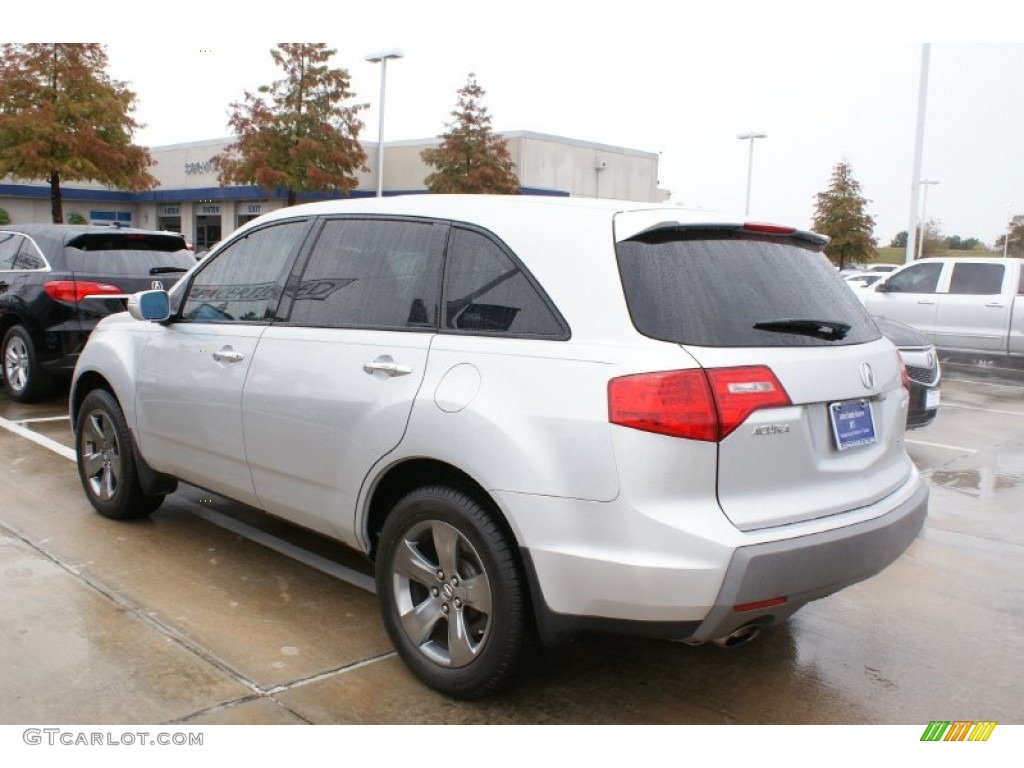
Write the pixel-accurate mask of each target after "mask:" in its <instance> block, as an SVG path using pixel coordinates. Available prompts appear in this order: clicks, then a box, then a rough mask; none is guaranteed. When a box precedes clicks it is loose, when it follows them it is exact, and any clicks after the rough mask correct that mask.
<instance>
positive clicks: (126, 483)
mask: <svg viewBox="0 0 1024 768" xmlns="http://www.w3.org/2000/svg"><path fill="white" fill-rule="evenodd" d="M75 455H76V457H77V459H78V476H79V478H80V479H81V481H82V488H84V489H85V495H86V497H88V499H89V503H90V504H92V506H93V507H94V508H95V509H96V511H97V512H99V513H100V514H101V515H103V516H104V517H109V518H112V519H114V520H130V519H132V518H137V517H145V516H146V515H148V514H150V513H151V512H153V511H155V510H156V509H157V507H159V506H160V505H161V504H162V503H163V501H164V497H163V496H147V495H146V494H145V493H143V492H142V487H141V486H140V485H139V473H138V470H137V469H136V465H135V449H134V445H133V444H132V438H131V433H130V432H129V430H128V425H127V423H126V422H125V419H124V414H123V413H122V411H121V406H120V405H118V402H117V399H116V398H115V397H114V396H113V395H112V394H110V393H109V392H107V391H106V390H105V389H94V390H93V391H92V392H90V393H89V394H88V395H86V396H85V399H84V400H83V401H82V405H81V408H80V409H79V412H78V422H77V424H76V426H75Z"/></svg>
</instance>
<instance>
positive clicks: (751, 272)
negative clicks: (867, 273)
mask: <svg viewBox="0 0 1024 768" xmlns="http://www.w3.org/2000/svg"><path fill="white" fill-rule="evenodd" d="M616 253H617V255H618V262H619V272H620V274H621V276H622V285H623V289H624V290H625V294H626V302H627V304H628V306H629V312H630V315H631V317H632V319H633V324H634V325H635V326H636V329H637V330H638V331H640V333H642V334H644V335H645V336H649V337H651V338H654V339H659V340H662V341H671V342H675V343H678V344H690V345H694V346H705V347H774V346H786V347H795V346H824V345H834V344H862V343H864V342H867V341H873V340H875V339H878V338H880V334H879V332H878V330H877V328H875V325H874V323H873V322H872V321H871V319H870V317H869V316H868V314H867V312H866V311H865V310H864V308H863V307H862V306H861V304H860V302H859V301H858V300H857V298H856V297H855V296H854V295H853V292H852V291H851V290H850V289H849V287H847V286H845V285H843V282H842V280H841V279H840V278H839V276H838V274H837V273H836V271H835V268H834V267H832V265H831V264H829V262H828V260H827V259H826V258H825V257H824V256H823V255H822V254H821V253H820V252H819V251H818V248H817V247H816V246H814V245H812V244H810V243H807V242H804V241H801V240H797V239H793V238H783V237H771V236H765V235H758V234H748V233H742V232H735V231H709V230H693V229H682V228H664V229H658V230H654V231H648V232H643V233H641V234H639V235H637V236H635V237H633V238H631V239H629V240H624V241H622V242H620V243H618V244H617V245H616Z"/></svg>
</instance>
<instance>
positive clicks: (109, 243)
mask: <svg viewBox="0 0 1024 768" xmlns="http://www.w3.org/2000/svg"><path fill="white" fill-rule="evenodd" d="M68 248H77V249H78V250H80V251H164V252H166V253H173V252H174V251H181V250H184V248H185V238H183V237H182V236H181V235H179V234H175V233H172V232H167V233H161V232H121V231H119V230H118V229H116V228H113V227H111V228H110V230H109V231H107V232H90V233H88V234H84V235H79V236H78V237H75V238H72V239H71V240H69V241H68Z"/></svg>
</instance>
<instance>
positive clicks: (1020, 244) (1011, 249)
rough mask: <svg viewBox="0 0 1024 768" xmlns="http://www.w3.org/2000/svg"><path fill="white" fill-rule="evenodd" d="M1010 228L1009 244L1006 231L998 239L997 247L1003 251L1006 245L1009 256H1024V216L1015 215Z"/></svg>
mask: <svg viewBox="0 0 1024 768" xmlns="http://www.w3.org/2000/svg"><path fill="white" fill-rule="evenodd" d="M1009 229H1010V242H1009V244H1008V245H1007V243H1006V233H1003V234H1002V235H1000V236H999V237H998V238H997V239H996V243H995V249H996V250H997V251H999V252H1000V253H1001V252H1002V250H1003V248H1004V246H1005V247H1006V255H1007V256H1024V216H1014V217H1013V219H1011V220H1010V227H1009Z"/></svg>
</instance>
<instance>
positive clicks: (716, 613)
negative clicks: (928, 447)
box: [687, 481, 928, 641]
mask: <svg viewBox="0 0 1024 768" xmlns="http://www.w3.org/2000/svg"><path fill="white" fill-rule="evenodd" d="M927 514H928V486H927V485H926V484H925V483H924V481H921V482H920V483H919V485H918V487H917V489H916V491H915V493H914V495H913V496H912V497H911V498H910V499H908V500H907V501H906V502H904V503H903V504H901V505H900V506H899V507H897V508H896V509H894V510H893V511H892V512H890V513H889V514H887V515H883V516H882V517H879V518H876V519H874V520H869V521H867V522H863V523H859V524H857V525H851V526H848V527H845V528H838V529H836V530H832V531H826V532H823V533H818V534H814V535H811V536H802V537H800V538H797V539H787V540H785V541H775V542H769V543H765V544H757V545H754V546H750V547H741V548H739V549H737V550H736V552H735V553H734V554H733V557H732V562H730V563H729V570H728V571H727V572H726V575H725V581H724V582H723V584H722V589H721V591H720V592H719V593H718V600H717V601H716V603H715V607H714V608H713V609H712V610H711V612H710V613H709V614H708V616H707V618H706V619H705V620H704V621H703V622H702V623H701V625H700V627H699V628H698V629H697V630H696V632H694V634H693V635H692V636H691V637H689V638H687V639H689V640H694V641H707V640H714V639H715V638H719V637H724V636H726V635H728V634H730V633H731V632H733V631H734V630H736V629H739V628H740V627H742V626H745V625H747V624H750V623H752V622H756V621H761V622H766V623H772V622H774V621H777V620H779V619H783V618H786V616H788V615H790V614H792V613H793V612H795V611H796V610H797V609H799V608H800V607H801V606H803V605H806V604H807V603H809V602H810V601H811V600H817V599H818V598H820V597H825V596H826V595H830V594H832V593H833V592H838V591H839V590H841V589H843V588H844V587H848V586H850V585H851V584H856V583H857V582H858V581H863V580H864V579H867V578H869V577H871V576H874V575H875V574H876V573H879V572H880V571H882V570H884V569H885V568H886V567H887V566H888V565H890V564H891V563H892V562H893V561H895V560H896V558H898V557H899V556H900V555H901V554H903V552H904V550H906V548H907V547H909V546H910V543H911V542H912V541H913V540H914V539H915V538H917V535H918V533H920V531H921V528H922V527H923V526H924V521H925V517H927ZM777 597H785V598H786V602H785V603H784V604H783V605H780V606H777V607H774V608H762V609H759V610H754V611H743V612H737V611H736V610H735V609H734V606H737V605H748V604H750V603H757V602H760V601H764V600H772V599H773V598H777Z"/></svg>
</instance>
